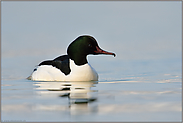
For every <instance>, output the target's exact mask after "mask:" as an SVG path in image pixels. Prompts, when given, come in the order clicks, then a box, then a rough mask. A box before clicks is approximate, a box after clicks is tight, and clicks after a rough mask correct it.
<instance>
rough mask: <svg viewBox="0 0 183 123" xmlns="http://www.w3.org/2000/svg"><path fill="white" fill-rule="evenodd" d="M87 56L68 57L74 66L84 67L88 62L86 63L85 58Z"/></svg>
mask: <svg viewBox="0 0 183 123" xmlns="http://www.w3.org/2000/svg"><path fill="white" fill-rule="evenodd" d="M86 57H87V56H85V55H83V56H75V55H74V56H72V57H70V58H71V59H72V60H73V61H74V63H75V64H76V65H84V64H86V63H88V61H87V58H86Z"/></svg>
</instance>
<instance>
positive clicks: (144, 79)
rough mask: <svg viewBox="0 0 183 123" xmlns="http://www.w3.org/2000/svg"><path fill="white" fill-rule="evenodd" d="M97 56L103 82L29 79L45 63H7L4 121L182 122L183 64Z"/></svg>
mask: <svg viewBox="0 0 183 123" xmlns="http://www.w3.org/2000/svg"><path fill="white" fill-rule="evenodd" d="M95 57H97V58H98V61H96V59H94V57H90V56H89V61H90V63H91V65H92V66H93V67H94V68H95V69H96V70H97V71H98V74H99V77H100V78H99V81H97V82H41V81H31V80H26V77H28V76H29V75H30V74H31V72H32V70H33V68H34V66H33V63H34V62H37V60H36V59H43V60H44V58H37V57H25V56H24V57H11V58H6V57H4V58H2V66H1V67H2V79H1V80H2V81H1V94H2V96H1V104H2V108H1V109H2V112H1V114H2V116H1V117H2V121H18V122H19V121H42V122H44V121H52V122H54V121H57V122H64V121H77V122H80V121H99V122H100V121H106V122H107V121H111V122H112V121H120V122H125V121H179V122H180V121H181V115H182V114H181V111H182V107H181V91H182V85H181V79H182V77H181V59H173V60H172V59H156V60H138V61H137V60H136V61H134V60H128V61H122V60H116V59H115V58H113V57H109V56H107V57H105V56H102V57H103V58H100V59H99V57H98V56H95ZM51 58H52V57H51ZM110 59H111V60H110ZM104 60H108V61H106V62H105V63H104ZM12 61H14V62H12ZM15 61H16V62H15ZM13 63H14V64H13ZM35 65H36V64H35Z"/></svg>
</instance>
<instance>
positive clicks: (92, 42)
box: [28, 35, 116, 81]
mask: <svg viewBox="0 0 183 123" xmlns="http://www.w3.org/2000/svg"><path fill="white" fill-rule="evenodd" d="M90 54H93V55H98V54H106V55H113V56H114V57H115V56H116V54H115V53H112V52H107V51H105V50H102V49H101V48H100V47H99V45H98V43H97V41H96V39H95V38H94V37H92V36H90V35H81V36H79V37H77V38H76V39H75V40H74V41H73V42H72V43H70V45H69V46H68V48H67V55H62V56H59V57H57V58H55V59H53V60H46V61H43V62H41V63H40V64H39V65H38V66H37V67H36V68H35V69H34V70H33V72H32V74H31V75H30V76H29V77H28V79H31V80H33V81H98V74H97V72H96V70H95V69H94V68H93V67H92V66H91V65H90V64H89V63H88V61H87V55H90Z"/></svg>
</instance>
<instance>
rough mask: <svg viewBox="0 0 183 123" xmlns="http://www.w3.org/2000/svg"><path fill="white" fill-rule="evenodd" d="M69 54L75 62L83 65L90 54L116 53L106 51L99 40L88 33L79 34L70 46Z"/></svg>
mask: <svg viewBox="0 0 183 123" xmlns="http://www.w3.org/2000/svg"><path fill="white" fill-rule="evenodd" d="M67 54H68V55H69V57H70V58H71V59H72V60H74V62H75V64H77V65H83V64H86V63H87V59H86V56H87V55H89V54H93V55H97V54H108V55H114V56H115V54H114V53H110V52H106V51H104V50H102V49H101V48H100V47H99V46H98V44H97V41H96V40H95V39H94V38H93V37H92V36H88V35H84V36H79V37H78V38H76V39H75V40H74V41H73V42H72V43H71V44H70V45H69V47H68V49H67Z"/></svg>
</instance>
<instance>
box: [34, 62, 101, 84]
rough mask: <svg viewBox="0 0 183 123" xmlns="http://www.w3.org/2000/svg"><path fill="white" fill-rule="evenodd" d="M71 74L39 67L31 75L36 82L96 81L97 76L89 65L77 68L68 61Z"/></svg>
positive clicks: (50, 67)
mask: <svg viewBox="0 0 183 123" xmlns="http://www.w3.org/2000/svg"><path fill="white" fill-rule="evenodd" d="M69 62H70V69H71V72H70V73H69V74H68V75H65V74H64V73H63V72H62V71H61V70H60V69H58V68H56V67H53V66H52V65H41V66H38V67H37V70H35V71H34V72H33V73H32V80H36V81H97V80H98V74H97V72H96V71H95V70H94V69H93V68H92V66H91V65H90V64H89V63H86V64H84V65H81V66H78V65H76V64H75V63H74V61H73V60H71V59H69Z"/></svg>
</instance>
